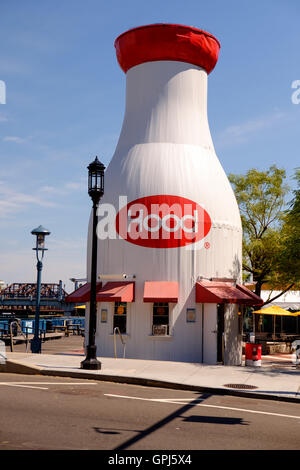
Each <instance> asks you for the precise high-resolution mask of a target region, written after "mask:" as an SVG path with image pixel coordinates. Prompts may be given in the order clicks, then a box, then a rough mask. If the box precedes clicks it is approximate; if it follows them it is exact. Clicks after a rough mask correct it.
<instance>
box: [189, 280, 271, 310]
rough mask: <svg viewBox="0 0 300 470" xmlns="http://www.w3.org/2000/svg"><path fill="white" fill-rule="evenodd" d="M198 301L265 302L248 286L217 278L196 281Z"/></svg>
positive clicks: (253, 303)
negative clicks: (217, 279)
mask: <svg viewBox="0 0 300 470" xmlns="http://www.w3.org/2000/svg"><path fill="white" fill-rule="evenodd" d="M196 302H199V303H205V304H206V303H208V304H209V303H211V304H224V303H229V304H242V305H262V304H263V300H262V299H261V298H260V297H258V296H257V295H255V294H253V292H251V291H250V290H249V289H247V288H246V287H243V286H241V285H240V284H236V285H234V284H233V283H232V282H224V281H216V280H213V281H206V280H201V281H198V282H197V283H196Z"/></svg>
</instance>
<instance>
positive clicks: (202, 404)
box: [104, 393, 300, 420]
mask: <svg viewBox="0 0 300 470" xmlns="http://www.w3.org/2000/svg"><path fill="white" fill-rule="evenodd" d="M104 395H105V396H107V397H115V398H127V399H131V400H144V401H153V402H161V403H173V404H176V405H183V404H184V403H182V400H185V401H189V402H190V403H185V404H186V405H190V406H201V407H205V408H217V409H220V410H230V411H242V412H244V413H253V414H261V415H268V416H276V417H281V418H293V419H299V420H300V416H294V415H285V414H281V413H270V412H268V411H257V410H248V409H245V408H233V407H229V406H219V405H207V404H204V403H201V404H197V403H195V402H196V401H201V400H198V399H197V400H194V399H193V398H174V399H172V398H167V399H157V398H140V397H129V396H126V395H113V394H110V393H105V394H104ZM178 400H181V401H178Z"/></svg>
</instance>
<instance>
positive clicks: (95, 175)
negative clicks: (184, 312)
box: [81, 157, 105, 370]
mask: <svg viewBox="0 0 300 470" xmlns="http://www.w3.org/2000/svg"><path fill="white" fill-rule="evenodd" d="M88 170H89V179H88V193H89V195H90V197H91V199H92V201H93V231H92V253H91V297H90V315H89V336H88V345H87V352H86V358H85V360H84V361H82V362H81V368H82V369H93V370H95V369H101V362H100V361H98V359H97V355H96V350H97V346H96V344H95V334H96V318H97V302H96V285H97V245H98V243H97V222H98V214H97V211H98V207H99V202H100V199H101V197H102V196H103V194H104V170H105V166H104V165H103V164H102V163H101V162H100V161H99V160H98V157H96V158H95V160H94V161H93V162H92V163H90V164H89V166H88Z"/></svg>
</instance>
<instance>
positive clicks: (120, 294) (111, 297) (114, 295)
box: [96, 281, 135, 302]
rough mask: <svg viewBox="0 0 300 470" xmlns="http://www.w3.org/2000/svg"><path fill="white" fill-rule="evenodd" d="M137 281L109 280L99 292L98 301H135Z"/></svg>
mask: <svg viewBox="0 0 300 470" xmlns="http://www.w3.org/2000/svg"><path fill="white" fill-rule="evenodd" d="M134 292H135V283H134V282H132V281H131V282H129V281H124V282H123V281H111V282H107V283H106V284H105V286H104V287H102V289H100V290H99V292H98V293H97V297H96V300H97V302H134Z"/></svg>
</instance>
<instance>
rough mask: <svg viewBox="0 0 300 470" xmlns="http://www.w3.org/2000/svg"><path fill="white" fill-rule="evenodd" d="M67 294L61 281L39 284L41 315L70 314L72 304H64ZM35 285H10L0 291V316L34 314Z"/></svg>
mask: <svg viewBox="0 0 300 470" xmlns="http://www.w3.org/2000/svg"><path fill="white" fill-rule="evenodd" d="M67 295H68V294H67V292H66V291H65V290H64V289H63V285H62V281H59V283H57V284H49V283H42V284H41V302H40V314H41V315H57V314H62V315H63V314H64V313H66V312H67V313H70V312H72V310H73V309H74V304H72V303H71V304H70V303H68V304H66V303H65V298H66V296H67ZM35 304H36V284H35V283H12V284H10V285H9V286H6V285H5V287H4V288H2V289H1V291H0V315H1V314H7V313H10V314H13V315H18V316H20V317H28V316H31V315H34V314H35Z"/></svg>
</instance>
